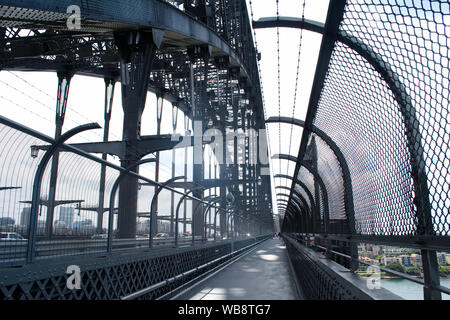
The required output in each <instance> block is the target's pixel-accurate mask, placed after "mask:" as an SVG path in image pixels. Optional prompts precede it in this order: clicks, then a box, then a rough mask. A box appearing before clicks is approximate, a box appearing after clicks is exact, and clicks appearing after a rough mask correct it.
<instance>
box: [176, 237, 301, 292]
mask: <svg viewBox="0 0 450 320" xmlns="http://www.w3.org/2000/svg"><path fill="white" fill-rule="evenodd" d="M292 277H293V275H292V272H291V269H290V266H289V261H288V256H287V251H286V246H285V245H284V243H283V241H282V240H280V239H271V240H267V241H265V242H263V243H262V244H260V245H259V246H257V247H256V248H254V249H253V250H252V251H251V252H250V253H248V254H246V255H245V256H243V257H242V258H240V259H239V260H237V261H236V262H234V263H232V264H231V265H229V266H228V267H226V268H225V269H223V270H221V271H220V272H218V273H217V274H215V275H213V276H212V277H210V278H207V279H206V280H205V281H204V282H202V283H200V284H198V285H197V286H195V287H193V288H192V289H190V290H189V291H187V292H184V293H182V294H181V295H179V296H178V297H176V299H178V300H297V299H299V297H298V295H297V293H296V290H295V285H294V280H293V278H292Z"/></svg>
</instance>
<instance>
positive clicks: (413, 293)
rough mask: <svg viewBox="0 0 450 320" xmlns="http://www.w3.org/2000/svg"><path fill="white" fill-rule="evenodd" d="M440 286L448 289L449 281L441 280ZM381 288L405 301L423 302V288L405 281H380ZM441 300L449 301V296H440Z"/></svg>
mask: <svg viewBox="0 0 450 320" xmlns="http://www.w3.org/2000/svg"><path fill="white" fill-rule="evenodd" d="M441 285H442V286H444V287H447V288H450V279H448V278H441ZM381 286H382V287H383V288H385V289H387V290H389V291H391V292H392V293H395V294H396V295H398V296H400V297H402V298H403V299H407V300H423V286H421V285H420V284H418V283H415V282H412V281H409V280H405V279H381ZM442 300H450V295H447V294H444V293H443V294H442Z"/></svg>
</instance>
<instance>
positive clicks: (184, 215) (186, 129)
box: [183, 114, 190, 234]
mask: <svg viewBox="0 0 450 320" xmlns="http://www.w3.org/2000/svg"><path fill="white" fill-rule="evenodd" d="M184 133H185V135H186V137H187V136H188V135H190V131H189V116H188V115H186V114H185V115H184ZM188 150H189V149H188V148H187V147H186V148H185V149H184V182H185V183H187V171H188V165H187V162H188ZM186 192H187V189H186V188H185V189H184V193H186ZM186 232H187V200H186V199H185V200H184V204H183V234H185V233H186Z"/></svg>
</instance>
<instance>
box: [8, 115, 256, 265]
mask: <svg viewBox="0 0 450 320" xmlns="http://www.w3.org/2000/svg"><path fill="white" fill-rule="evenodd" d="M0 132H1V134H2V139H1V141H0V144H2V147H3V148H2V149H3V153H2V155H1V156H2V157H3V160H4V161H3V164H4V165H3V167H2V169H1V170H0V180H1V181H2V184H5V186H6V185H12V184H14V186H16V185H17V186H19V187H17V188H14V189H6V188H5V190H3V191H0V192H5V191H6V192H10V198H9V199H7V200H8V201H3V205H4V206H5V205H7V206H8V207H6V208H4V210H3V212H2V217H11V216H12V217H14V218H15V219H13V220H15V221H17V222H18V223H16V222H15V221H14V222H13V223H11V224H10V225H7V226H6V225H4V226H0V232H1V234H2V235H8V236H9V235H10V234H13V235H14V236H15V237H16V236H17V237H20V238H22V239H2V241H0V264H3V265H20V264H24V263H26V262H27V261H28V263H30V262H33V261H34V259H35V258H36V259H43V258H50V257H51V258H55V257H58V256H68V255H80V254H84V255H86V254H92V253H98V252H111V251H112V250H119V249H124V248H136V247H137V248H139V247H144V246H145V243H147V247H149V244H150V238H152V241H154V243H155V245H157V246H162V245H166V246H170V245H173V244H174V238H173V237H172V238H170V239H153V237H154V234H153V235H152V237H150V236H149V231H148V230H149V228H147V229H145V228H144V229H142V230H141V231H139V230H138V233H137V236H139V237H140V239H139V238H138V239H118V238H116V232H115V230H116V228H117V226H116V223H115V219H114V218H115V217H114V216H116V214H114V215H113V219H114V221H111V223H110V222H109V220H108V219H107V220H106V221H104V224H106V225H107V226H110V227H107V228H102V230H103V232H104V233H103V235H99V234H97V232H98V229H99V228H98V227H97V226H95V225H94V224H93V223H92V221H97V215H98V214H103V213H104V212H106V211H107V210H108V209H109V208H97V201H98V192H99V189H98V181H99V180H98V176H99V174H100V165H101V164H103V165H105V166H106V184H105V185H106V187H105V191H104V194H105V196H106V197H107V196H108V195H110V193H111V192H112V191H113V189H114V188H113V183H114V182H115V181H116V180H117V177H118V176H119V173H122V175H132V176H134V177H136V178H138V179H139V180H140V181H143V182H145V183H148V184H152V185H157V186H159V187H160V188H164V189H165V190H169V191H171V192H174V193H176V194H180V195H182V196H183V197H185V198H188V199H192V200H195V201H196V202H197V203H198V204H204V205H206V206H208V207H213V208H215V209H216V210H217V212H220V213H222V214H229V215H232V214H234V213H233V212H232V211H229V210H226V209H224V208H221V207H219V206H217V205H215V204H212V203H210V202H208V201H205V200H203V199H199V198H197V197H194V196H192V195H191V194H189V193H183V192H181V191H179V190H177V189H174V188H172V187H170V186H167V185H165V184H164V183H157V182H155V181H153V180H151V179H148V178H147V177H145V176H142V175H138V174H136V173H134V172H131V171H130V170H127V169H126V168H122V167H120V166H117V165H116V164H114V163H111V162H108V161H105V160H103V159H101V158H98V157H96V156H93V155H91V154H88V153H86V152H84V151H82V150H79V149H77V148H75V147H73V146H71V145H68V144H63V145H62V146H61V147H60V148H59V153H60V154H59V158H60V164H59V173H58V176H59V180H60V183H59V184H58V187H57V190H56V199H58V200H56V202H57V204H58V205H60V206H62V207H64V205H66V207H64V210H61V209H60V212H59V217H58V215H56V214H55V215H54V216H55V220H56V219H58V220H56V221H57V222H56V223H55V221H52V222H51V223H50V225H51V226H52V234H51V237H49V234H48V225H49V223H48V221H46V219H47V208H48V205H47V200H46V199H45V196H42V194H44V195H45V193H44V192H42V193H41V194H40V196H39V197H38V199H39V201H38V202H39V208H37V210H36V211H35V218H36V220H37V221H36V223H35V224H34V226H33V228H29V225H30V220H31V217H32V215H31V209H30V204H31V203H32V201H31V200H30V199H31V197H32V194H33V188H32V185H33V180H34V177H35V172H36V168H37V163H40V161H41V159H42V157H43V155H42V153H41V154H39V153H37V154H36V153H35V154H33V153H32V149H30V147H32V146H44V145H46V144H50V145H52V144H53V143H54V139H52V138H50V137H47V136H45V135H42V134H40V133H38V132H36V131H34V130H31V129H29V128H27V127H25V126H23V125H20V124H18V123H15V122H13V121H10V120H8V119H6V118H4V117H0ZM12 159H16V160H17V159H20V160H21V161H12ZM48 171H49V170H48V168H47V170H44V174H43V179H42V190H46V188H47V186H48V181H49V180H48V179H49V172H48ZM12 194H14V196H12ZM113 203H114V204H115V203H116V202H115V201H114V202H113ZM73 204H76V206H75V207H74V206H73ZM148 207H150V203H149V204H148ZM56 208H57V206H56ZM55 211H56V210H55ZM66 211H67V212H66ZM76 211H78V216H77V214H76ZM114 211H116V210H114ZM237 215H238V214H237ZM83 218H84V220H81V219H83ZM75 219H76V220H77V221H76V220H75ZM19 221H20V222H19ZM157 221H158V220H157ZM63 222H64V223H66V224H65V225H64V226H63V225H62V224H63ZM70 224H71V225H70ZM162 226H163V225H161V224H160V225H159V228H160V230H159V232H161V231H163V230H161V227H162ZM111 227H112V228H111ZM206 227H207V226H206V225H205V228H206ZM216 228H217V226H216ZM32 231H33V232H32ZM31 232H32V233H31ZM154 233H156V232H154ZM30 234H31V235H32V240H33V241H34V242H35V243H34V244H33V246H30V239H28V238H29V236H30ZM204 234H205V233H204V232H202V235H201V236H198V237H194V235H192V236H190V237H189V240H187V239H186V238H182V239H181V240H179V243H180V245H186V244H187V242H188V241H189V242H190V243H191V244H198V243H200V242H205V241H211V240H213V239H212V238H211V237H210V238H205V237H204ZM227 234H228V232H226V233H225V234H223V235H221V237H220V238H219V237H217V239H216V240H222V238H223V237H224V236H226V235H227ZM241 237H248V236H247V234H241V235H238V234H236V235H234V233H233V238H241ZM108 238H110V239H112V240H113V241H112V243H111V245H110V247H109V246H108ZM143 238H146V239H147V240H143ZM27 255H28V256H31V257H32V259H28V260H27V259H26V257H27Z"/></svg>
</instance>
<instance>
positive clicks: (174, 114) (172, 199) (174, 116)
mask: <svg viewBox="0 0 450 320" xmlns="http://www.w3.org/2000/svg"><path fill="white" fill-rule="evenodd" d="M177 123H178V106H177V105H176V104H173V105H172V129H173V134H175V133H176V131H177ZM175 157H176V154H175V149H172V178H173V177H175V159H176V158H175ZM174 210H175V193H174V192H173V191H172V192H171V193H170V235H171V236H173V233H174V214H175V211H174Z"/></svg>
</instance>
